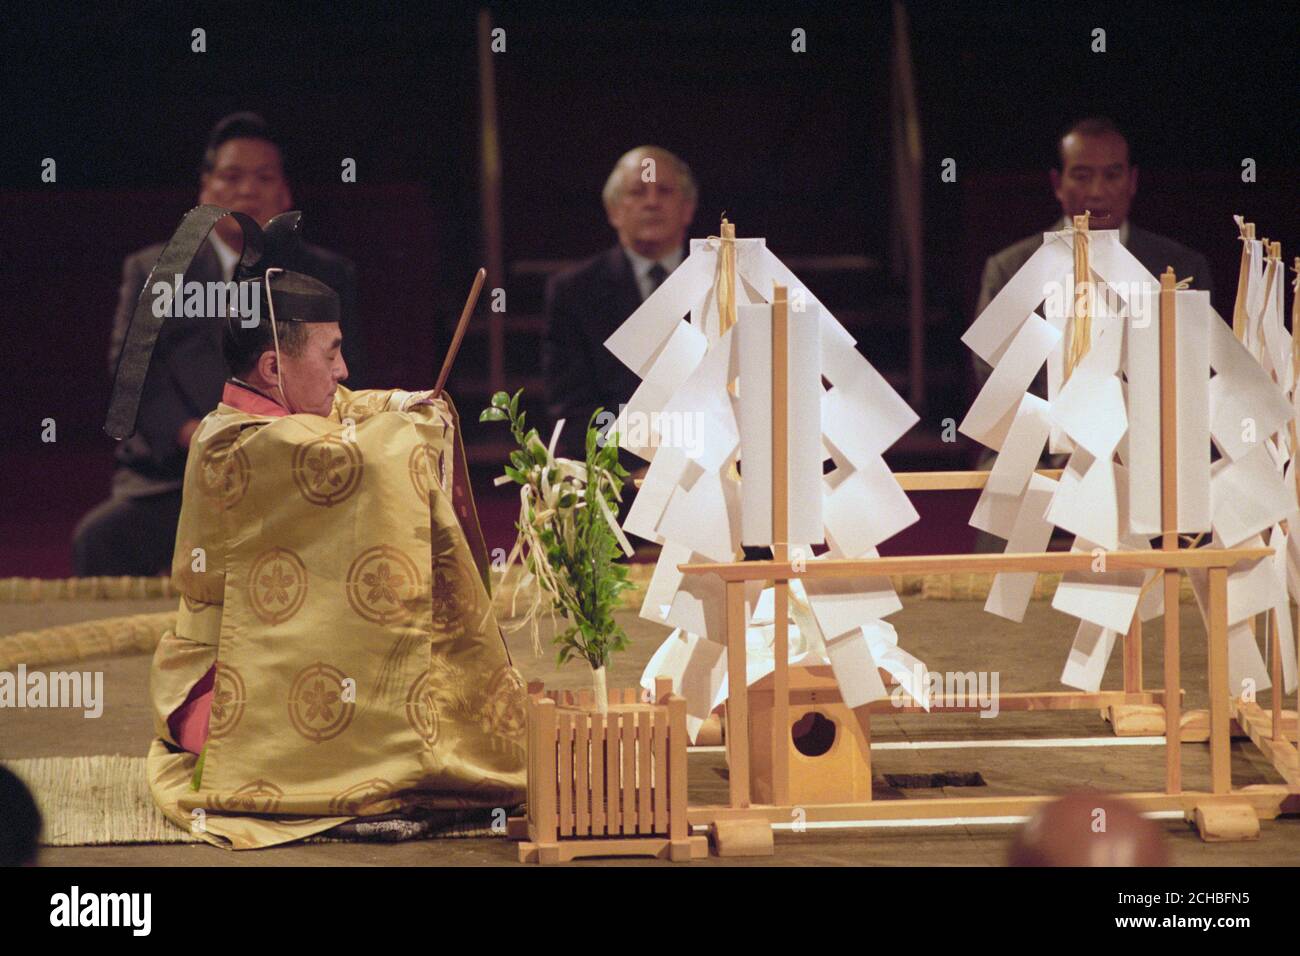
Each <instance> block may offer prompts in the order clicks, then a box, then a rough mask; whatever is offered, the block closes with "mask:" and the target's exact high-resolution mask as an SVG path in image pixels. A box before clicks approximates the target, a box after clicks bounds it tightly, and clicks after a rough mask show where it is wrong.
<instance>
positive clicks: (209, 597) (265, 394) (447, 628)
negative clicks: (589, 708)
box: [109, 207, 525, 849]
mask: <svg viewBox="0 0 1300 956" xmlns="http://www.w3.org/2000/svg"><path fill="white" fill-rule="evenodd" d="M204 210H210V211H209V212H207V214H206V218H212V217H214V216H215V217H216V218H219V214H224V211H223V210H213V209H211V207H200V209H198V210H195V211H194V212H193V213H191V214H190V215H191V216H194V215H195V214H196V213H201V212H204ZM285 215H286V217H295V218H294V219H293V221H292V224H291V225H288V226H284V225H283V224H277V223H275V222H273V223H271V224H269V225H268V226H267V230H266V233H265V236H263V237H258V236H257V234H256V233H250V234H251V235H252V237H253V242H254V243H255V244H256V243H258V242H260V243H262V244H263V245H264V247H265V248H264V249H262V250H261V251H260V252H259V250H257V249H254V250H253V256H258V257H259V258H257V259H256V261H254V262H252V264H251V266H250V265H243V266H241V268H242V269H243V270H244V273H245V274H246V275H252V276H257V278H255V279H253V280H252V281H255V282H256V285H257V289H258V290H259V295H260V299H259V302H260V303H261V305H262V315H261V317H260V320H259V321H257V322H254V323H252V324H251V326H250V323H249V322H248V321H247V320H246V319H244V318H238V317H231V318H228V319H226V320H225V330H224V336H225V354H226V358H227V364H228V365H229V366H230V372H231V378H230V380H229V381H228V382H227V384H226V386H225V393H224V395H223V397H222V402H221V404H220V405H218V406H217V408H216V409H215V410H214V411H213V412H212V413H211V414H209V415H208V416H207V417H206V418H205V419H204V420H203V422H202V424H201V425H200V426H199V428H198V430H197V431H196V433H195V435H194V439H193V443H192V445H191V448H190V453H189V458H188V462H187V465H186V470H185V483H184V490H183V505H182V510H181V518H180V526H179V529H178V532H177V539H176V550H175V557H174V561H173V567H172V579H173V582H174V583H175V584H176V586H177V587H178V588H179V590H180V591H181V594H182V598H181V602H180V608H179V611H178V615H177V622H176V627H175V629H174V630H171V631H168V632H167V633H166V634H165V635H164V636H163V638H162V640H161V641H160V643H159V645H158V649H157V651H156V653H155V655H154V662H153V671H152V675H151V681H150V696H151V700H152V706H153V712H154V724H155V729H156V732H157V739H155V740H154V742H153V744H152V747H151V748H150V752H149V758H148V772H149V785H150V789H151V791H152V793H153V796H154V799H155V801H156V802H157V803H158V805H159V807H160V808H161V809H162V811H163V813H164V814H165V815H166V816H167V817H168V818H169V819H171V820H172V821H174V822H175V823H177V824H179V825H181V826H185V827H187V828H189V829H191V830H192V832H194V833H195V834H196V835H198V836H200V837H202V838H203V839H205V840H207V841H208V842H210V843H214V844H216V845H219V846H224V847H229V848H234V849H245V848H252V847H265V846H271V845H274V844H277V843H283V842H286V841H289V840H294V839H299V838H302V837H306V836H310V835H312V834H315V833H319V832H321V831H324V830H328V829H331V828H333V827H336V826H339V825H340V824H346V823H348V822H349V821H353V820H355V819H357V818H372V819H373V818H385V817H386V818H389V819H391V818H392V816H394V815H397V816H403V815H405V816H407V817H410V816H412V815H416V816H424V817H426V818H427V817H428V816H429V815H430V814H442V816H443V818H444V819H448V820H450V819H452V818H454V817H455V816H456V815H457V813H458V812H460V811H464V810H466V809H469V808H482V809H484V810H485V811H486V810H489V809H493V808H502V809H507V808H510V807H513V806H516V805H518V804H519V803H520V802H522V800H523V796H524V794H523V791H524V765H525V756H524V736H523V731H524V716H523V715H524V706H523V704H524V694H525V692H524V687H523V682H522V680H521V678H520V676H519V674H518V672H517V671H516V670H515V669H514V667H513V666H512V664H511V661H510V656H509V653H508V651H507V649H506V646H505V642H504V640H503V638H502V636H501V632H500V630H499V628H498V627H497V623H496V619H495V617H494V615H493V610H492V604H491V599H490V596H489V592H488V564H487V560H486V552H485V549H484V546H483V539H482V534H481V532H480V530H479V525H478V519H477V515H476V514H475V511H474V506H473V497H472V495H471V493H470V489H469V483H468V478H467V470H466V468H465V461H464V454H463V450H462V449H461V447H460V441H459V438H460V436H459V430H458V419H457V417H456V412H455V408H454V407H453V406H452V404H451V401H450V399H448V398H447V397H446V396H445V395H444V396H441V397H434V396H433V395H432V394H431V393H428V392H416V393H411V392H404V391H400V390H372V391H360V392H351V391H349V390H348V389H347V388H345V387H344V386H342V385H341V384H340V383H341V382H342V381H343V380H344V379H346V377H347V367H346V365H345V363H344V361H343V358H342V355H341V353H340V345H341V336H340V333H339V326H338V312H339V305H338V296H337V295H335V293H334V292H333V290H331V289H330V288H328V287H327V286H325V285H323V284H322V283H320V282H318V281H317V280H315V279H312V278H310V277H308V276H305V275H300V274H297V273H292V272H284V271H281V270H279V269H276V268H273V267H272V268H268V266H269V264H270V263H271V262H273V261H274V260H275V258H276V257H275V255H273V250H272V246H273V245H274V244H275V243H273V242H272V241H271V240H272V239H273V238H275V241H276V242H284V241H286V239H285V235H286V234H288V233H292V232H294V230H295V229H296V221H297V220H296V216H297V214H296V213H288V214H285ZM187 218H188V217H187ZM200 218H201V220H202V218H203V217H200ZM213 221H215V219H213ZM200 225H201V223H200ZM209 228H210V225H209ZM245 228H246V231H247V227H245ZM253 228H256V227H255V226H254V227H253ZM185 229H186V223H182V227H181V230H179V231H178V237H181V238H184V239H186V240H188V239H192V238H193V236H192V233H194V232H196V231H197V230H196V229H193V228H191V229H190V230H188V233H190V234H191V235H187V236H184V237H182V236H181V232H182V231H185ZM177 241H178V239H177V237H174V238H173V242H174V243H175V242H177ZM245 245H246V253H245V258H246V259H250V258H252V256H250V255H249V254H248V251H247V247H248V245H249V240H248V239H246V244H245ZM169 252H172V253H175V254H173V255H172V256H171V258H170V260H169ZM180 252H183V250H181V251H180ZM180 252H178V251H177V250H173V249H171V248H170V247H169V249H168V250H164V253H163V256H162V257H161V258H160V260H159V263H160V267H161V266H163V265H164V264H165V263H167V262H169V261H175V259H176V257H177V255H179V254H180ZM181 258H182V259H183V255H181ZM157 271H158V267H156V268H155V273H157ZM153 281H154V276H151V277H150V280H149V282H148V283H146V286H145V290H144V292H143V293H142V300H143V299H144V297H146V296H148V295H150V288H151V286H152V285H153ZM141 314H142V310H140V309H137V317H140V316H141ZM147 325H148V320H147V319H145V320H144V322H143V323H142V328H143V327H145V326H147ZM139 335H140V336H141V337H145V338H147V329H146V330H145V331H144V332H141V333H139ZM143 351H144V350H143V349H142V348H137V349H136V351H135V354H136V355H139V354H142V352H143ZM124 361H126V360H125V359H124ZM137 373H138V370H137ZM131 377H132V375H131V372H130V370H129V369H128V371H127V374H126V378H127V380H128V383H129V380H130V379H131ZM118 378H119V382H117V383H115V392H114V402H115V406H116V405H117V403H119V402H120V401H122V396H121V395H119V392H121V393H122V394H124V395H127V396H128V398H129V393H130V389H129V387H127V386H122V383H121V381H120V380H121V379H122V378H123V371H122V370H121V368H119V373H118ZM135 378H137V379H138V378H141V376H140V375H139V374H136V375H135ZM115 412H116V414H114V413H110V429H109V430H110V433H112V431H113V428H112V427H111V426H112V424H113V422H114V421H115V420H116V421H117V422H118V430H121V429H122V427H124V426H123V425H122V422H124V421H125V420H126V418H127V416H126V414H125V413H124V412H123V411H122V410H121V409H120V408H115Z"/></svg>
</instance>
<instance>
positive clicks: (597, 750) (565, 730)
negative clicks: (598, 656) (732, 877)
mask: <svg viewBox="0 0 1300 956" xmlns="http://www.w3.org/2000/svg"><path fill="white" fill-rule="evenodd" d="M671 690H672V686H671V681H668V680H665V679H662V678H661V679H660V680H659V681H657V682H656V691H657V693H656V695H655V698H656V699H655V702H654V703H638V702H637V698H638V696H639V695H638V694H637V691H636V690H635V689H633V688H622V689H615V690H611V691H610V693H609V697H610V703H609V708H608V713H607V714H603V715H602V714H600V713H598V712H597V711H596V710H595V708H594V706H593V701H592V697H591V692H590V691H582V692H578V693H577V694H575V693H574V692H572V691H552V692H550V693H549V694H545V693H541V692H539V691H538V689H537V688H536V685H532V686H530V691H533V693H532V694H530V696H529V699H528V814H527V834H528V840H527V841H525V842H523V843H521V844H520V845H519V861H520V862H521V863H563V862H568V861H570V860H574V859H578V858H580V857H600V856H653V857H659V858H661V859H668V860H673V861H683V860H691V859H700V858H703V857H705V856H707V855H708V839H707V838H706V837H704V836H691V834H690V826H689V824H688V823H687V803H686V800H687V798H686V747H687V743H688V739H687V734H686V701H685V699H684V698H682V697H678V696H676V695H674V694H672V693H671Z"/></svg>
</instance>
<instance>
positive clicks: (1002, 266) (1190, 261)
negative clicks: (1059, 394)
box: [972, 223, 1214, 397]
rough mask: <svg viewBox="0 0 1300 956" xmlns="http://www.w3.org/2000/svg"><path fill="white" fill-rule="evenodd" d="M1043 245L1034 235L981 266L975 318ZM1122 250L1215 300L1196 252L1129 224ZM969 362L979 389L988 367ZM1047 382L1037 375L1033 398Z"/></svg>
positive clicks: (1042, 393) (1043, 392) (1042, 392)
mask: <svg viewBox="0 0 1300 956" xmlns="http://www.w3.org/2000/svg"><path fill="white" fill-rule="evenodd" d="M1042 244H1043V236H1042V233H1035V234H1034V235H1032V236H1029V237H1028V238H1026V239H1021V240H1020V241H1019V242H1017V243H1015V244H1014V245H1010V246H1007V248H1005V249H1003V250H1002V251H1001V252H999V253H997V254H996V255H993V256H989V258H988V261H987V262H985V263H984V277H983V279H982V280H981V281H980V297H979V302H978V304H977V305H976V307H975V314H976V315H977V316H978V315H979V314H980V313H981V312H983V311H984V309H985V307H986V306H987V305H988V304H989V303H990V302H992V301H993V297H994V296H996V295H997V294H998V293H999V292H1001V291H1002V287H1003V286H1005V285H1006V284H1007V283H1008V282H1009V281H1011V277H1012V276H1013V275H1015V274H1016V273H1017V272H1018V271H1019V270H1020V267H1021V266H1023V265H1024V264H1025V263H1026V262H1028V261H1029V257H1030V256H1032V255H1033V254H1034V253H1035V252H1036V251H1038V248H1039V247H1040V246H1041V245H1042ZM1125 248H1126V249H1128V251H1129V252H1131V253H1133V256H1134V258H1136V259H1137V260H1138V262H1140V263H1142V265H1143V266H1144V267H1145V268H1146V270H1147V271H1148V272H1150V273H1151V274H1152V275H1153V276H1157V277H1158V276H1159V275H1160V273H1162V272H1164V271H1165V267H1166V266H1173V267H1174V273H1175V274H1176V275H1177V276H1178V278H1179V279H1186V278H1188V277H1192V278H1194V279H1195V281H1194V282H1193V283H1192V285H1193V286H1195V287H1196V288H1198V289H1205V290H1207V291H1208V292H1209V293H1210V300H1211V301H1213V300H1214V278H1213V276H1211V275H1210V264H1209V263H1208V262H1207V261H1206V259H1205V256H1203V255H1201V254H1200V253H1199V252H1196V251H1195V250H1193V249H1188V248H1187V247H1186V246H1184V245H1182V244H1181V243H1178V242H1175V241H1174V240H1173V239H1169V238H1166V237H1165V236H1158V235H1156V234H1155V233H1154V232H1147V231H1146V230H1145V229H1139V228H1138V227H1137V226H1135V225H1133V224H1132V223H1129V227H1128V242H1127V243H1126V244H1125ZM972 359H973V360H974V363H975V376H976V380H977V384H978V385H979V386H981V387H982V386H983V384H984V381H985V380H986V379H987V378H988V376H989V372H990V369H989V366H988V364H987V363H986V362H985V361H984V360H983V359H981V358H980V357H979V356H977V355H972ZM1046 380H1047V379H1046V374H1045V373H1044V372H1041V371H1040V372H1039V375H1038V378H1036V379H1035V380H1034V388H1033V391H1034V393H1035V394H1037V395H1039V396H1041V397H1046V394H1047V393H1046V384H1045V383H1046Z"/></svg>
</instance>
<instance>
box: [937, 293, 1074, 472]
mask: <svg viewBox="0 0 1300 956" xmlns="http://www.w3.org/2000/svg"><path fill="white" fill-rule="evenodd" d="M1060 338H1061V333H1060V332H1058V331H1056V329H1054V328H1052V327H1051V326H1050V325H1048V324H1047V322H1046V321H1044V320H1043V319H1040V318H1039V317H1038V316H1037V315H1031V316H1030V317H1029V318H1028V319H1026V320H1025V322H1024V324H1023V325H1022V326H1021V327H1020V331H1019V332H1017V333H1016V336H1015V338H1014V339H1012V340H1011V344H1010V345H1009V346H1008V347H1007V350H1006V352H1005V353H1004V354H1003V356H1002V358H1001V361H999V362H998V364H997V365H996V366H994V368H993V372H992V374H990V375H989V378H988V381H986V382H985V383H984V387H983V388H982V389H981V390H980V393H979V395H978V396H977V397H976V399H975V402H974V404H972V405H971V407H970V410H969V411H968V412H967V413H966V417H965V418H964V419H963V420H962V423H961V425H960V426H959V428H958V429H957V430H958V431H960V432H961V433H962V434H963V435H968V436H969V437H971V438H973V439H975V440H976V441H977V442H979V443H980V444H982V445H985V446H987V447H989V448H993V449H1000V448H1001V447H1002V440H1003V439H1004V438H1005V437H1006V433H1007V431H1008V430H1009V429H1010V427H1011V420H1012V418H1013V416H1014V415H1015V410H1016V408H1018V407H1019V405H1020V399H1021V397H1022V396H1023V395H1024V394H1025V392H1026V391H1028V390H1029V386H1030V385H1031V384H1032V383H1033V381H1034V376H1035V375H1037V374H1038V369H1039V368H1040V367H1041V366H1042V364H1043V361H1044V360H1045V359H1046V358H1047V353H1048V352H1050V351H1051V350H1052V347H1053V346H1054V345H1055V344H1056V343H1057V342H1058V341H1059V340H1060Z"/></svg>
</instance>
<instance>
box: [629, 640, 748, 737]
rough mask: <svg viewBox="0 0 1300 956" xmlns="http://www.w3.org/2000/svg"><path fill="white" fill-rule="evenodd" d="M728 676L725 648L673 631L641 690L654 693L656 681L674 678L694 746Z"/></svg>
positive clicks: (655, 656) (643, 676) (644, 674)
mask: <svg viewBox="0 0 1300 956" xmlns="http://www.w3.org/2000/svg"><path fill="white" fill-rule="evenodd" d="M726 674H727V649H726V647H724V646H723V645H721V644H718V643H716V642H714V641H708V640H705V639H704V638H702V637H699V636H697V635H695V634H688V633H685V632H683V631H673V632H672V633H671V634H669V635H668V639H667V640H665V641H664V642H663V643H662V644H660V645H659V649H658V650H656V651H655V652H654V654H653V655H652V656H651V658H650V661H649V663H647V664H646V666H645V670H644V671H642V673H641V686H642V687H644V688H645V689H646V690H649V691H654V689H655V678H657V677H670V678H672V681H673V693H674V694H678V695H680V696H681V697H683V698H685V699H686V733H687V735H688V736H689V737H690V738H691V743H694V742H695V738H696V737H698V736H699V733H700V727H701V725H703V723H704V721H706V720H708V718H709V714H710V713H712V711H713V708H714V701H715V699H716V698H717V695H718V693H719V691H720V689H721V687H722V683H723V679H724V678H725V677H726Z"/></svg>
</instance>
